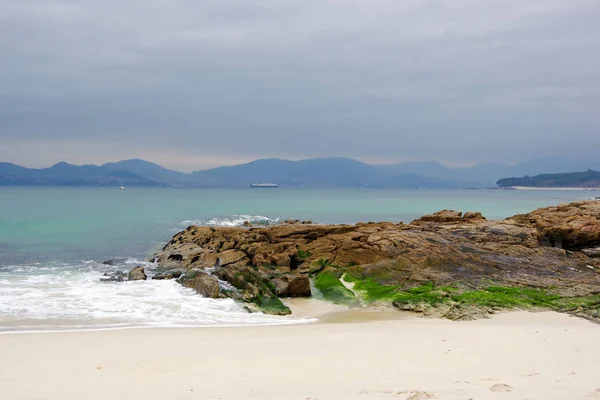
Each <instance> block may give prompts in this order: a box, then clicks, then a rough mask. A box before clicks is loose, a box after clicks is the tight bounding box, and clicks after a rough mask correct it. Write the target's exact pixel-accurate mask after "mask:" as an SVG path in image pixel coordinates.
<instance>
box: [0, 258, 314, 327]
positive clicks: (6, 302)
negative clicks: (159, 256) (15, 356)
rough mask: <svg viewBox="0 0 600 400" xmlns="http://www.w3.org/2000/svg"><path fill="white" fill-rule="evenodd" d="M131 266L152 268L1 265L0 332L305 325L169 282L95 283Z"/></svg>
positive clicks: (120, 264)
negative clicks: (113, 272) (206, 296)
mask: <svg viewBox="0 0 600 400" xmlns="http://www.w3.org/2000/svg"><path fill="white" fill-rule="evenodd" d="M134 265H144V266H145V267H147V268H152V267H153V265H152V264H151V263H148V262H147V261H141V260H139V259H135V258H128V259H122V260H119V261H118V262H117V263H115V265H105V264H102V263H100V262H96V261H92V260H86V261H81V262H79V263H77V264H73V265H66V264H62V263H55V264H49V265H25V266H23V265H14V266H7V267H6V268H5V269H2V270H0V333H1V332H15V331H20V332H22V331H51V330H83V329H110V328H134V327H182V326H187V327H204V326H249V325H280V324H293V323H305V322H311V320H299V319H295V318H290V317H280V316H272V315H264V314H260V313H255V314H251V313H248V312H247V311H246V310H245V309H244V307H243V305H241V304H239V303H236V302H234V301H233V300H231V299H209V298H204V297H202V296H200V295H198V294H196V292H195V291H194V290H192V289H188V288H184V287H183V286H181V285H180V284H178V283H177V282H175V281H172V280H168V281H163V280H151V279H149V280H146V281H131V282H112V283H102V282H100V278H101V277H102V275H103V274H104V273H105V272H109V271H114V270H122V271H126V270H128V269H131V268H132V267H133V266H134Z"/></svg>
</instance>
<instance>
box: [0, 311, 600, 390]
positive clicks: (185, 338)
mask: <svg viewBox="0 0 600 400" xmlns="http://www.w3.org/2000/svg"><path fill="white" fill-rule="evenodd" d="M354 315H356V318H355V317H354ZM369 315H371V316H373V315H374V314H373V313H370V314H369ZM342 319H343V320H346V321H348V320H361V321H365V320H367V322H353V323H316V324H307V325H296V326H279V327H254V328H200V329H135V330H121V331H102V332H74V333H36V334H6V335H0V399H2V400H17V399H60V400H67V399H78V400H79V399H102V400H107V399H108V400H113V399H114V400H120V399H145V400H146V399H148V400H152V399H156V400H158V399H236V400H237V399H274V400H279V399H299V400H306V399H312V400H314V399H320V400H328V399H344V400H345V399H411V400H419V399H434V398H437V399H464V400H467V399H474V400H481V399H540V400H542V399H543V400H551V399H556V400H575V399H600V369H599V368H598V366H599V362H600V325H596V324H592V323H590V322H587V321H584V320H581V319H577V318H573V317H569V316H567V315H561V314H556V313H551V312H547V313H535V314H534V313H525V312H518V313H506V314H501V315H498V316H496V317H494V318H493V319H491V320H481V321H474V322H450V321H445V320H426V319H415V318H409V319H401V320H379V321H378V320H373V319H376V318H364V313H361V312H358V313H352V312H350V313H348V314H346V318H342Z"/></svg>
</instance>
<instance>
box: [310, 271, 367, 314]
mask: <svg viewBox="0 0 600 400" xmlns="http://www.w3.org/2000/svg"><path fill="white" fill-rule="evenodd" d="M315 287H316V288H317V289H319V291H320V292H321V294H322V295H323V298H324V299H326V300H329V301H331V302H333V303H335V304H345V305H349V306H352V305H358V304H359V301H358V299H357V298H356V296H355V295H354V292H352V291H351V290H349V289H348V288H346V287H345V286H344V284H343V283H342V282H341V281H340V280H339V278H338V277H337V276H336V274H335V273H333V272H329V271H324V272H321V273H320V274H319V275H317V277H316V278H315Z"/></svg>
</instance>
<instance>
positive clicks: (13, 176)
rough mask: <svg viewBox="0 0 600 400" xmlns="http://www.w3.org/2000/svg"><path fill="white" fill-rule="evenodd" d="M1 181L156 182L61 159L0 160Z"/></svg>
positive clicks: (35, 183)
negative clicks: (46, 162) (34, 162)
mask: <svg viewBox="0 0 600 400" xmlns="http://www.w3.org/2000/svg"><path fill="white" fill-rule="evenodd" d="M0 185H21V186H124V185H127V186H159V183H158V182H155V181H152V180H150V179H148V178H145V177H142V176H139V175H136V174H134V173H132V172H130V171H124V170H110V169H105V168H102V167H99V166H96V165H72V164H68V163H65V162H60V163H58V164H55V165H53V166H52V167H49V168H41V169H34V168H24V167H20V166H18V165H15V164H10V163H0Z"/></svg>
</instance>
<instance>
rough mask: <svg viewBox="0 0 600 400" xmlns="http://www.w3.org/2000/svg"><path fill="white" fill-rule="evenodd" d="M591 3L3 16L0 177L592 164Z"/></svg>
mask: <svg viewBox="0 0 600 400" xmlns="http://www.w3.org/2000/svg"><path fill="white" fill-rule="evenodd" d="M598 21H600V1H598V0H527V1H522V0H485V1H482V0H444V1H442V0H402V1H400V0H253V1H248V0H0V161H8V162H14V163H17V164H21V165H25V166H30V167H44V166H49V165H52V164H53V163H55V162H58V161H68V162H71V163H75V164H83V163H94V164H100V163H103V162H108V161H118V160H121V159H129V158H143V159H146V160H149V161H154V162H157V163H159V164H161V165H164V166H167V167H170V168H174V169H178V170H182V171H192V170H198V169H203V168H208V167H212V166H218V165H231V164H236V163H241V162H246V161H250V160H253V159H257V158H264V157H281V158H289V159H301V158H309V157H329V156H335V157H352V158H356V159H359V160H362V161H366V162H370V163H393V162H403V161H429V160H436V161H440V162H442V163H445V164H446V165H450V166H465V165H472V164H476V163H481V162H490V161H494V162H505V163H516V162H520V161H526V160H530V159H534V158H541V157H544V158H546V157H569V158H577V157H581V158H598V156H597V153H598V149H599V148H600V112H599V110H600V24H599V23H598Z"/></svg>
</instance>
